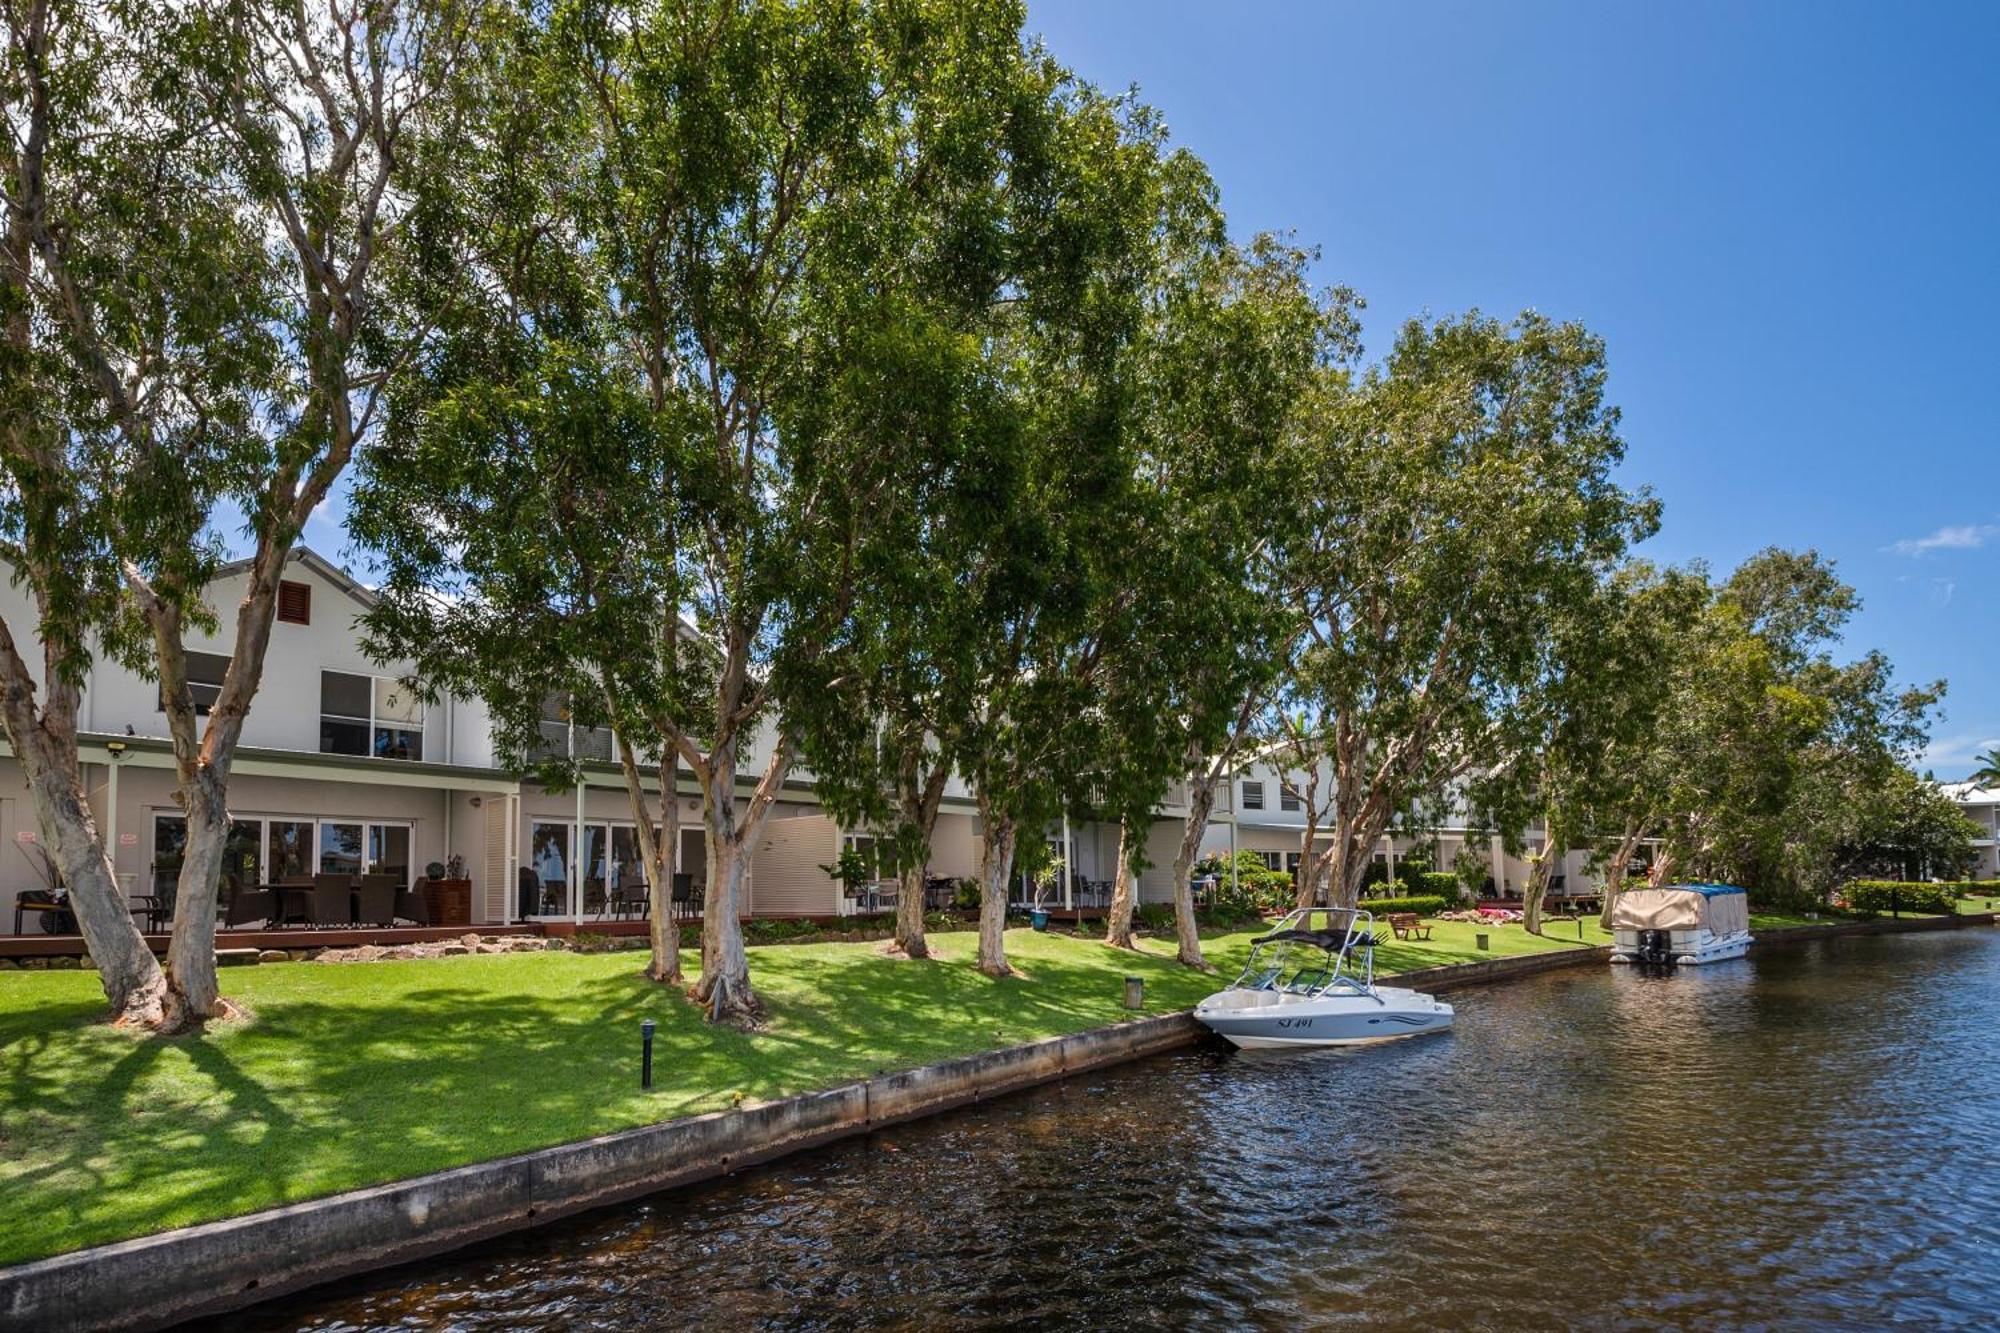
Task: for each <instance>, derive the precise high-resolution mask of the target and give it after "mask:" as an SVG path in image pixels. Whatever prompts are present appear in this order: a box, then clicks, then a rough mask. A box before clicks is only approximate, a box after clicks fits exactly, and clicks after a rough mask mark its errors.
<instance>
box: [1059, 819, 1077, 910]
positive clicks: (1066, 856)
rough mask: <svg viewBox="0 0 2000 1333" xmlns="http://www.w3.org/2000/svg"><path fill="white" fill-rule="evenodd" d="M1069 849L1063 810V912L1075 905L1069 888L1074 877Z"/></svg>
mask: <svg viewBox="0 0 2000 1333" xmlns="http://www.w3.org/2000/svg"><path fill="white" fill-rule="evenodd" d="M1071 850H1072V849H1071V847H1070V845H1069V811H1067V810H1065V811H1063V840H1062V863H1063V869H1062V877H1063V910H1064V911H1065V912H1067V911H1071V910H1072V909H1074V908H1075V907H1076V895H1074V894H1072V893H1071V892H1070V889H1069V886H1070V884H1071V882H1072V881H1073V880H1074V879H1075V878H1076V867H1075V866H1073V865H1071V864H1070V859H1071V858H1070V852H1071Z"/></svg>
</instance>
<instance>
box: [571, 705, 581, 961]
mask: <svg viewBox="0 0 2000 1333" xmlns="http://www.w3.org/2000/svg"><path fill="white" fill-rule="evenodd" d="M569 758H570V763H572V764H575V765H576V823H575V824H573V825H571V826H570V835H569V910H570V920H571V921H572V922H574V923H575V924H576V925H579V926H581V925H582V924H583V766H582V765H581V764H577V762H576V719H575V718H571V719H570V722H569Z"/></svg>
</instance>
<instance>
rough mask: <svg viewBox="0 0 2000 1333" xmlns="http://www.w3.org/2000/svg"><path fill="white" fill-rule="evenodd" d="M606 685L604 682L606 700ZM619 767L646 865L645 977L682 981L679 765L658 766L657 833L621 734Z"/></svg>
mask: <svg viewBox="0 0 2000 1333" xmlns="http://www.w3.org/2000/svg"><path fill="white" fill-rule="evenodd" d="M609 694H610V690H609V688H608V687H607V689H606V695H607V702H608V701H609ZM618 766H619V768H620V769H621V770H622V771H623V772H624V775H625V795H626V798H627V799H628V800H630V801H631V803H632V820H633V823H634V825H635V829H634V831H635V833H636V834H637V836H638V839H639V859H640V861H641V862H642V863H643V864H644V865H645V867H646V901H647V907H648V917H649V920H648V929H647V935H648V936H649V940H648V943H649V944H650V945H651V948H652V956H651V957H650V958H649V959H648V960H647V963H646V979H647V980H648V981H657V982H659V983H661V984H662V985H678V984H680V981H681V928H680V926H679V924H678V923H676V922H675V920H674V897H673V890H674V874H675V872H676V871H677V870H678V869H679V862H680V841H681V832H680V830H681V820H680V801H679V799H678V796H679V793H678V792H677V791H676V790H675V777H676V776H677V774H678V771H679V766H678V765H677V764H676V763H675V761H674V759H673V757H672V755H669V756H668V757H667V759H666V761H665V762H663V763H662V764H661V765H660V834H659V836H657V837H655V836H654V833H653V814H652V811H650V810H648V809H647V808H646V787H645V783H644V782H643V781H642V780H641V779H640V776H639V755H638V752H637V751H636V750H634V749H633V748H632V744H631V742H630V741H628V740H626V739H625V736H624V734H623V733H622V732H621V733H619V734H618Z"/></svg>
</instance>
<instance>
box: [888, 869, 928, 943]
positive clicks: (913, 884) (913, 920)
mask: <svg viewBox="0 0 2000 1333" xmlns="http://www.w3.org/2000/svg"><path fill="white" fill-rule="evenodd" d="M894 947H896V948H898V949H900V950H902V951H903V953H904V955H905V956H906V957H910V958H929V957H930V956H931V949H930V945H928V944H926V943H925V942H924V867H923V866H922V865H906V866H903V867H902V868H901V869H899V870H897V872H896V938H895V941H894Z"/></svg>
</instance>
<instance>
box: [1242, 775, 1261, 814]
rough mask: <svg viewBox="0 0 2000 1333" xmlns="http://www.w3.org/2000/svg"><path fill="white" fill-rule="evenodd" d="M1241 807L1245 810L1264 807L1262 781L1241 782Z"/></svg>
mask: <svg viewBox="0 0 2000 1333" xmlns="http://www.w3.org/2000/svg"><path fill="white" fill-rule="evenodd" d="M1243 808H1244V809H1245V810H1262V809H1263V808H1264V784H1263V783H1261V782H1246V783H1244V784H1243Z"/></svg>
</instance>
